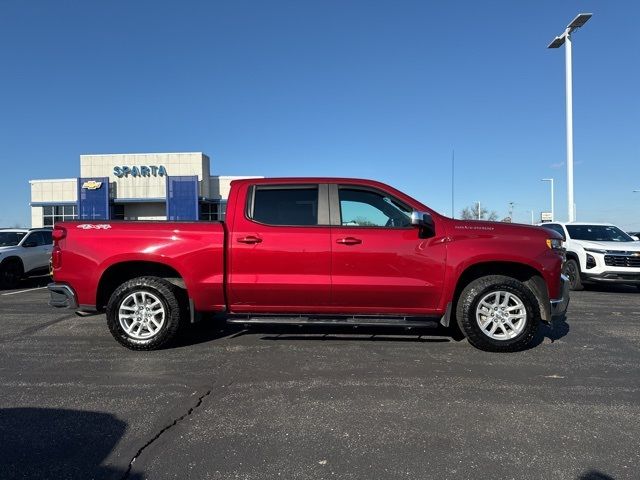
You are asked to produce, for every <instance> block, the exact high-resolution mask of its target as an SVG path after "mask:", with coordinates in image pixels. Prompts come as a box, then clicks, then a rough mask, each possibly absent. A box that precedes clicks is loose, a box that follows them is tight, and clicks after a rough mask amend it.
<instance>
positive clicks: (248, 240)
mask: <svg viewBox="0 0 640 480" xmlns="http://www.w3.org/2000/svg"><path fill="white" fill-rule="evenodd" d="M238 242H240V243H248V244H253V243H260V242H262V239H261V238H260V237H254V236H253V235H249V236H248V237H242V238H239V239H238Z"/></svg>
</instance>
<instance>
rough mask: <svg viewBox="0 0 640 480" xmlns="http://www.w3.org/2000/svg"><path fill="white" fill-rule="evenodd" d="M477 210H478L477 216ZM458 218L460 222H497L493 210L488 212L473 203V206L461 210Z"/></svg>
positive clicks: (495, 213)
mask: <svg viewBox="0 0 640 480" xmlns="http://www.w3.org/2000/svg"><path fill="white" fill-rule="evenodd" d="M478 209H480V212H479V213H480V214H479V215H478ZM478 217H479V218H478ZM460 218H461V219H462V220H488V221H490V222H495V221H497V220H498V213H497V212H495V211H494V210H491V211H489V210H488V209H487V208H485V207H483V206H481V205H478V204H477V203H474V204H473V205H469V206H468V207H464V208H463V209H462V211H461V212H460Z"/></svg>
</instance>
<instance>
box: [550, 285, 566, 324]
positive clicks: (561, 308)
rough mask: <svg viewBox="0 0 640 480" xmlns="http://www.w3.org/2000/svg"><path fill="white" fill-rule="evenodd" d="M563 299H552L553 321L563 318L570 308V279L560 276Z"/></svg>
mask: <svg viewBox="0 0 640 480" xmlns="http://www.w3.org/2000/svg"><path fill="white" fill-rule="evenodd" d="M560 285H561V292H562V293H561V295H562V297H561V298H558V299H551V301H550V303H551V320H555V319H556V318H559V317H562V316H563V315H564V314H565V313H566V312H567V308H568V307H569V277H567V276H566V275H560Z"/></svg>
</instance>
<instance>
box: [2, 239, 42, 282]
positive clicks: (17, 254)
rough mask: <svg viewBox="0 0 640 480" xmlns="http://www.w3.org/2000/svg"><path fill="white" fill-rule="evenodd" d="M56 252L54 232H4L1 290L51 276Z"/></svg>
mask: <svg viewBox="0 0 640 480" xmlns="http://www.w3.org/2000/svg"><path fill="white" fill-rule="evenodd" d="M52 249H53V241H52V239H51V229H50V228H31V229H26V228H3V229H0V287H4V288H13V287H15V286H17V285H18V282H19V281H20V280H21V279H22V278H24V277H27V276H32V275H38V274H46V273H48V271H49V259H50V258H51V250H52Z"/></svg>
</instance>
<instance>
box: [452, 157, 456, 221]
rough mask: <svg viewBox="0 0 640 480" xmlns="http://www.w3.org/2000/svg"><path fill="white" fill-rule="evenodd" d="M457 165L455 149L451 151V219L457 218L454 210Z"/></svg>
mask: <svg viewBox="0 0 640 480" xmlns="http://www.w3.org/2000/svg"><path fill="white" fill-rule="evenodd" d="M455 165H456V151H455V149H453V148H452V149H451V218H456V211H455V210H454V208H453V192H454V190H453V188H454V183H453V181H454V179H455Z"/></svg>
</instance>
